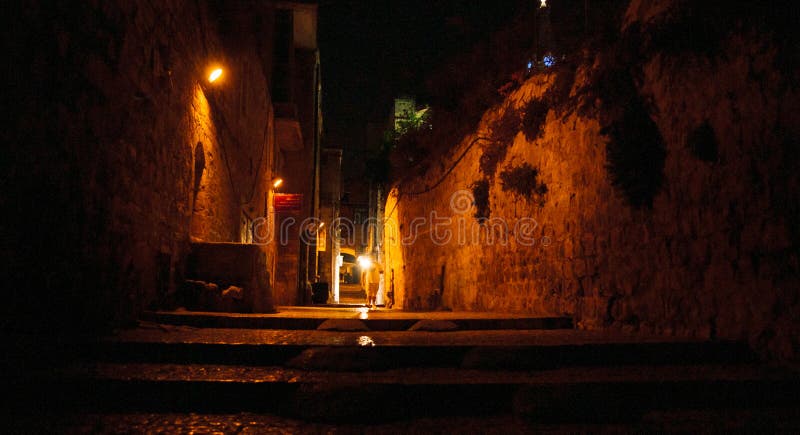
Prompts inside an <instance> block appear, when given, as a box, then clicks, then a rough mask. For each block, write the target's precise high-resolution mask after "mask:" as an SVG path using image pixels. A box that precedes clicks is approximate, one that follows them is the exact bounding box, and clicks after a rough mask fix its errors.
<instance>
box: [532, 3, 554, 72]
mask: <svg viewBox="0 0 800 435" xmlns="http://www.w3.org/2000/svg"><path fill="white" fill-rule="evenodd" d="M536 28H537V29H538V30H539V34H538V38H537V42H538V43H537V46H536V63H537V64H538V65H539V66H542V67H551V66H553V64H554V63H555V55H554V54H553V53H555V51H556V50H555V43H554V41H553V26H552V23H551V21H550V6H549V5H548V4H547V0H541V5H540V6H539V10H538V11H536Z"/></svg>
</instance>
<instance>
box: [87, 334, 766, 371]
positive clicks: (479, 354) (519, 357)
mask: <svg viewBox="0 0 800 435" xmlns="http://www.w3.org/2000/svg"><path fill="white" fill-rule="evenodd" d="M367 334H369V335H367ZM86 346H87V347H86V349H84V350H83V351H81V353H82V355H83V358H84V359H88V360H100V361H116V362H159V363H199V364H203V363H205V364H230V365H236V364H245V365H264V366H273V365H278V366H294V367H301V368H310V369H321V370H342V371H347V370H389V369H396V368H402V367H456V368H459V367H464V368H475V369H497V370H541V369H549V368H557V367H580V366H583V367H586V366H613V365H637V364H638V365H670V364H709V363H749V362H754V361H755V359H756V358H755V355H754V354H753V353H752V352H751V351H750V349H749V348H748V347H747V346H746V345H744V344H742V343H737V342H710V341H700V340H684V341H678V340H669V339H665V338H659V337H650V338H648V337H641V336H628V335H619V334H611V335H609V334H605V333H595V332H588V331H575V330H552V331H541V330H540V331H537V330H521V331H514V333H513V334H509V332H508V331H450V332H426V331H403V332H399V331H372V332H338V331H336V332H334V331H279V330H246V329H191V328H188V329H187V328H185V327H177V328H171V329H162V327H160V326H159V327H151V328H139V329H135V330H129V331H123V332H120V333H118V334H117V335H116V336H114V337H110V338H108V339H106V340H104V341H102V342H100V343H91V344H87V345H86Z"/></svg>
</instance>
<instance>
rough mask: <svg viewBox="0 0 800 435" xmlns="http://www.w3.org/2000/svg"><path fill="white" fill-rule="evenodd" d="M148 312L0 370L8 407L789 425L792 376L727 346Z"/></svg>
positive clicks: (797, 379)
mask: <svg viewBox="0 0 800 435" xmlns="http://www.w3.org/2000/svg"><path fill="white" fill-rule="evenodd" d="M279 311H281V310H280V309H279ZM326 313H327V315H326ZM342 313H344V314H342ZM145 317H146V318H147V319H148V320H146V321H144V322H141V324H140V327H139V328H136V329H132V330H125V331H120V332H118V333H116V334H114V335H112V336H109V337H106V338H104V339H102V340H100V341H97V340H86V341H83V342H72V343H70V344H69V345H63V346H61V347H59V348H58V352H59V358H60V359H59V360H58V361H60V362H61V363H58V362H56V361H55V359H53V360H49V361H48V360H47V359H44V360H41V359H40V360H39V364H33V365H28V366H27V367H26V368H25V370H18V369H14V368H12V367H11V365H9V366H7V367H6V369H7V370H6V371H5V378H4V383H5V384H6V385H7V386H8V387H11V388H12V389H13V390H12V391H17V392H18V393H16V395H15V396H14V397H16V399H17V400H15V407H16V409H17V410H18V411H20V412H22V413H23V414H24V413H26V412H30V411H31V410H36V409H49V410H53V409H58V410H64V412H66V413H72V414H77V415H96V414H100V415H117V414H119V413H123V414H130V413H134V414H136V413H143V415H151V416H152V415H164V414H165V413H178V414H187V415H188V414H191V413H194V414H201V415H226V414H229V415H234V414H238V413H242V412H248V413H251V414H252V415H272V416H279V417H276V418H286V419H291V420H292V421H299V422H305V423H302V424H309V425H311V424H315V425H318V424H331V425H332V424H339V425H346V426H347V425H349V427H351V428H352V427H353V425H367V426H359V427H361V428H362V429H363V428H364V427H372V426H370V425H381V424H395V425H397V424H401V423H398V422H406V423H402V424H411V426H393V427H395V428H396V427H405V428H413V427H415V426H414V424H417V423H413V422H420V421H429V419H439V421H442V422H444V423H443V424H450V423H447V422H457V421H462V422H463V420H459V419H464V418H467V419H473V420H474V419H477V420H486V419H489V420H491V419H498V418H499V419H501V420H502V421H504V422H505V423H507V424H510V425H511V426H509V427H507V428H506V429H509V430H512V431H517V430H523V429H522V428H524V431H527V430H528V429H530V427H532V426H531V425H533V427H539V426H536V425H553V424H555V425H557V427H572V426H564V425H575V424H578V425H588V426H580V427H589V428H594V429H597V428H599V427H608V425H617V426H616V427H622V428H625V429H626V430H627V429H648V428H650V429H653V427H651V426H648V422H652V420H653V418H654V417H653V416H654V415H655V416H662V417H663V416H664V415H667V416H669V415H673V416H675V415H684V416H685V415H687V413H691V415H692V416H693V417H692V419H695V420H697V419H699V420H698V421H701V422H705V423H703V424H710V423H708V421H707V420H708V419H709V418H711V419H712V420H711V421H714V420H713V419H714V418H717V419H721V417H719V415H725V416H728V417H725V419H727V420H730V418H729V417H730V416H731V415H733V416H738V417H741V416H742V415H745V416H750V417H746V418H744V420H743V423H742V424H743V425H744V426H736V427H734V429H737V428H738V429H742V428H744V429H747V428H751V427H753V426H752V425H753V424H756V425H758V424H769V425H770V426H768V427H772V428H784V427H786V426H781V425H788V428H790V429H794V428H800V424H798V422H800V417H798V410H799V409H800V406H799V405H798V401H797V398H798V397H800V376H798V374H797V373H796V372H794V371H791V370H788V369H780V368H776V367H770V366H767V365H764V364H761V363H760V362H759V361H758V360H757V358H756V357H755V355H754V354H753V353H752V352H751V351H750V350H749V349H748V347H747V346H745V345H743V344H741V343H736V342H724V341H714V342H710V341H699V340H671V339H665V338H660V337H642V336H630V335H621V334H610V333H598V332H588V331H578V330H574V329H572V328H571V321H570V319H564V318H525V317H511V316H503V317H492V316H490V315H483V316H470V315H459V313H423V314H416V315H415V314H412V313H402V314H401V313H391V312H389V313H384V314H383V315H381V314H380V312H369V313H367V314H366V317H367V318H366V319H363V318H358V317H364V312H363V311H359V310H352V311H347V310H339V311H337V310H327V311H326V309H322V308H318V309H316V310H308V311H303V310H296V311H294V312H293V313H291V315H281V314H280V313H279V314H276V315H231V314H220V313H187V312H183V313H148V314H147V316H145ZM317 328H322V329H317ZM409 328H413V329H415V330H408V329H409ZM52 351H53V349H50V352H49V353H52ZM26 352H27V353H29V354H28V355H27V356H26V355H18V356H17V358H19V359H20V360H22V359H24V358H26V357H27V358H30V359H31V360H36V355H37V354H38V352H39V351H37V350H36V349H35V348H29V349H28V350H27V351H26ZM26 352H23V353H26ZM44 353H45V354H49V353H48V352H44ZM37 366H38V368H37ZM15 373H16V374H15ZM676 413H677V414H676ZM698 416H700V417H698ZM709 416H711V417H709ZM714 416H717V417H714ZM791 416H794V417H791ZM659 418H660V417H659ZM670 418H679V419H680V418H684V417H667V419H668V420H669V419H670ZM426 419H428V420H426ZM704 419H705V420H704ZM489 420H487V421H489ZM727 420H726V421H727ZM693 421H694V420H693ZM408 422H412V423H408ZM662 423H663V422H662ZM453 424H455V423H453ZM714 424H716V423H713V424H711V425H712V426H714ZM598 425H599V426H598ZM619 425H621V426H619ZM659 427H661V428H663V426H659ZM703 427H705V426H703ZM540 428H541V427H540ZM690 428H692V429H693V430H694V429H697V427H694V426H690ZM453 429H456V428H455V427H453ZM401 431H404V430H401Z"/></svg>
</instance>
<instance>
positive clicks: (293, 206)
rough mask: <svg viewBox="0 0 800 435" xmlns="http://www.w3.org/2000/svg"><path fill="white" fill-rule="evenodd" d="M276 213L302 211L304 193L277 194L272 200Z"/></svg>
mask: <svg viewBox="0 0 800 435" xmlns="http://www.w3.org/2000/svg"><path fill="white" fill-rule="evenodd" d="M272 204H273V205H274V206H275V211H300V210H302V209H303V194H302V193H276V194H275V196H274V197H273V199H272Z"/></svg>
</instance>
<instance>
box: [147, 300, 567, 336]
mask: <svg viewBox="0 0 800 435" xmlns="http://www.w3.org/2000/svg"><path fill="white" fill-rule="evenodd" d="M142 319H143V320H147V321H151V322H155V323H159V324H170V325H185V326H192V327H197V328H244V329H280V330H313V329H317V328H318V327H319V326H320V325H322V323H323V322H325V321H326V320H328V319H354V320H359V321H361V322H362V323H363V324H364V326H365V327H366V328H367V329H368V330H371V331H406V330H408V329H409V328H411V327H412V326H414V324H416V323H417V322H419V321H420V320H440V321H449V322H452V323H453V324H455V327H456V328H457V329H458V330H462V331H469V330H502V329H512V330H538V329H572V327H573V324H572V319H571V318H569V317H526V316H513V315H505V316H502V315H498V314H494V313H452V312H427V313H403V312H398V311H392V310H383V309H377V310H367V309H366V308H365V307H355V306H346V307H336V308H334V307H330V308H326V307H322V306H317V307H314V309H313V310H304V309H302V308H301V307H278V312H277V313H274V314H233V313H208V312H192V311H149V312H145V313H144V314H143V316H142Z"/></svg>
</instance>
